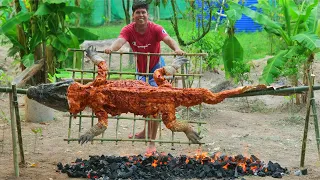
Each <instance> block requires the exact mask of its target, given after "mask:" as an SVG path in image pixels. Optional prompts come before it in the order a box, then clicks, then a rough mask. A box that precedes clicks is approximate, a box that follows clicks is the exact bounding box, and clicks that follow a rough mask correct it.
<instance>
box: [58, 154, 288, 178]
mask: <svg viewBox="0 0 320 180" xmlns="http://www.w3.org/2000/svg"><path fill="white" fill-rule="evenodd" d="M57 166H58V170H57V171H59V172H62V173H67V174H68V176H69V177H76V178H79V177H83V178H89V179H99V178H102V179H177V178H183V179H189V178H199V179H203V178H213V177H215V178H229V179H234V178H237V177H239V176H245V175H256V176H261V177H264V176H272V177H274V178H281V177H282V176H283V175H284V174H286V173H288V171H287V168H282V167H281V166H280V165H279V164H278V163H273V162H271V161H269V162H268V163H264V162H262V161H261V160H260V159H258V158H257V157H256V156H254V155H251V157H250V158H247V157H244V156H242V155H237V156H232V157H231V156H226V155H220V154H219V153H217V154H214V155H212V156H207V155H206V154H201V155H195V156H194V157H188V156H185V155H181V156H179V157H174V156H172V155H171V154H168V155H165V154H153V155H145V156H143V155H137V156H135V155H134V156H124V157H116V156H104V155H102V156H90V158H89V160H82V159H76V161H75V162H73V163H72V164H66V165H65V166H63V165H62V163H58V165H57Z"/></svg>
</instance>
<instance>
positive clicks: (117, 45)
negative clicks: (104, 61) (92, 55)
mask: <svg viewBox="0 0 320 180" xmlns="http://www.w3.org/2000/svg"><path fill="white" fill-rule="evenodd" d="M126 42H127V40H125V39H123V38H118V39H116V40H115V41H114V42H113V43H112V45H111V46H110V47H108V48H106V49H105V50H104V52H105V53H106V54H110V53H111V52H112V51H118V50H119V49H120V48H121V47H122V46H123V45H124V44H125V43H126Z"/></svg>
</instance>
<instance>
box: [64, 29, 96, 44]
mask: <svg viewBox="0 0 320 180" xmlns="http://www.w3.org/2000/svg"><path fill="white" fill-rule="evenodd" d="M70 31H71V32H72V34H74V35H75V36H77V37H78V40H79V42H80V44H81V43H82V42H83V41H84V40H98V38H99V36H98V35H96V34H93V33H91V32H90V31H88V30H86V29H84V28H70Z"/></svg>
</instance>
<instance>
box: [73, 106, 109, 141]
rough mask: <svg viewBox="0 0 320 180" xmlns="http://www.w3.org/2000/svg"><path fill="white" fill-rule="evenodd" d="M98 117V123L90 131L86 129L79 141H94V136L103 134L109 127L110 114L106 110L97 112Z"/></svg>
mask: <svg viewBox="0 0 320 180" xmlns="http://www.w3.org/2000/svg"><path fill="white" fill-rule="evenodd" d="M95 114H96V116H97V117H98V123H97V124H95V125H94V126H92V127H91V128H90V129H89V130H88V131H86V132H85V133H84V134H83V135H81V136H80V138H79V141H78V142H79V143H80V144H81V145H82V144H83V143H86V142H89V141H92V140H93V138H94V137H96V136H98V135H100V134H102V133H103V132H104V131H105V130H106V129H107V127H108V114H107V113H106V112H105V111H99V112H96V113H95Z"/></svg>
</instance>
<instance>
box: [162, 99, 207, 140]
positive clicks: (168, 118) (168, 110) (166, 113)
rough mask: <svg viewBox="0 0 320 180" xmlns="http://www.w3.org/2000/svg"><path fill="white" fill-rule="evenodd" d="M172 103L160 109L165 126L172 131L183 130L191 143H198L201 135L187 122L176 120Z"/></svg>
mask: <svg viewBox="0 0 320 180" xmlns="http://www.w3.org/2000/svg"><path fill="white" fill-rule="evenodd" d="M175 111H176V109H175V106H174V104H173V103H172V104H166V105H164V106H163V110H162V121H163V123H164V124H165V126H166V127H167V128H168V129H170V130H171V131H173V132H184V133H185V134H186V136H187V137H188V139H189V140H190V141H191V142H192V143H200V139H201V137H200V136H199V134H198V133H196V132H195V131H194V130H193V129H192V128H191V127H190V126H189V124H188V123H187V122H184V121H177V120H176V115H175Z"/></svg>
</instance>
